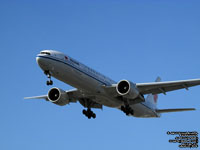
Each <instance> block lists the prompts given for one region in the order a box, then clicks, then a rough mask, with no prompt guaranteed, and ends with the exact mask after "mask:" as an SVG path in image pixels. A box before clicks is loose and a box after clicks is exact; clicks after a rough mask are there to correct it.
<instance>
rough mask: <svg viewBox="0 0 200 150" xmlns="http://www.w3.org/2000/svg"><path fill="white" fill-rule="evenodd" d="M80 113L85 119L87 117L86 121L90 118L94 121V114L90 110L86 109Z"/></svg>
mask: <svg viewBox="0 0 200 150" xmlns="http://www.w3.org/2000/svg"><path fill="white" fill-rule="evenodd" d="M82 113H83V114H84V115H85V116H86V117H88V119H91V118H94V119H95V118H96V114H95V113H93V111H91V109H90V108H88V109H87V110H85V109H83V111H82Z"/></svg>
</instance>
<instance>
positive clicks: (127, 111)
mask: <svg viewBox="0 0 200 150" xmlns="http://www.w3.org/2000/svg"><path fill="white" fill-rule="evenodd" d="M121 110H122V111H123V112H124V113H125V114H126V115H127V116H128V115H130V114H131V115H134V111H133V109H132V108H131V107H130V106H129V105H126V106H121Z"/></svg>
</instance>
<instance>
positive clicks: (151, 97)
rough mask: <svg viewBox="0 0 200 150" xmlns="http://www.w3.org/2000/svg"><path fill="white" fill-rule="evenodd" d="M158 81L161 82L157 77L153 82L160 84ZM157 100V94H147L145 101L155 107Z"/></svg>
mask: <svg viewBox="0 0 200 150" xmlns="http://www.w3.org/2000/svg"><path fill="white" fill-rule="evenodd" d="M160 81H161V78H160V77H157V78H156V81H155V82H160ZM157 100H158V95H157V94H155V95H152V94H149V95H148V96H147V98H146V101H148V102H149V103H151V104H153V105H154V106H155V107H156V106H157Z"/></svg>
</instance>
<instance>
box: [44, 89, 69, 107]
mask: <svg viewBox="0 0 200 150" xmlns="http://www.w3.org/2000/svg"><path fill="white" fill-rule="evenodd" d="M48 100H49V101H50V102H52V103H54V104H56V105H60V106H64V105H66V104H69V96H68V94H67V93H66V92H65V91H64V90H62V89H59V88H52V89H50V90H49V92H48Z"/></svg>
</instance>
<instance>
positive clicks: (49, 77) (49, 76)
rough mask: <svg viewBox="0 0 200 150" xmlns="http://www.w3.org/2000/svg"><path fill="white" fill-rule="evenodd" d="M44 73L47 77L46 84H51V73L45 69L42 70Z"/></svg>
mask: <svg viewBox="0 0 200 150" xmlns="http://www.w3.org/2000/svg"><path fill="white" fill-rule="evenodd" d="M44 74H45V75H46V76H47V78H48V79H49V80H48V81H47V82H46V84H47V85H53V81H52V80H51V74H50V72H49V71H48V70H47V71H44Z"/></svg>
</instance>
